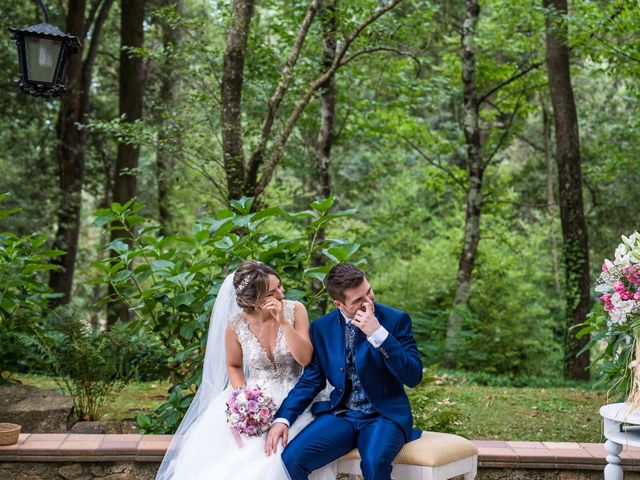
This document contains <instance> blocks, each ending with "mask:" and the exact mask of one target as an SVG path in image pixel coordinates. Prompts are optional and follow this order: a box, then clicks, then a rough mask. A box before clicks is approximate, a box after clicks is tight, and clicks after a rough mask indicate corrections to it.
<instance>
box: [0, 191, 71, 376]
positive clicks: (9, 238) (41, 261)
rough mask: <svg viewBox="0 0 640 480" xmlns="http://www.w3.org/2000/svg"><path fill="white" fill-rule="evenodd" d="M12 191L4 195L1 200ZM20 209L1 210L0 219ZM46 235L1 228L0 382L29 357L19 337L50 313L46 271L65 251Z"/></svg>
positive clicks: (21, 367) (21, 365)
mask: <svg viewBox="0 0 640 480" xmlns="http://www.w3.org/2000/svg"><path fill="white" fill-rule="evenodd" d="M7 198H8V194H4V195H0V202H2V201H4V200H6V199H7ZM19 211H20V209H12V210H0V222H1V221H2V220H4V219H5V218H7V217H8V216H10V215H13V214H15V213H17V212H19ZM46 240H47V239H46V237H45V236H44V235H37V234H32V235H26V236H22V237H18V236H16V235H15V234H13V233H10V232H0V373H3V375H2V376H0V382H1V381H2V380H3V379H4V378H5V376H6V375H8V372H10V371H12V370H25V369H26V361H27V358H29V355H27V351H26V347H25V345H24V344H22V343H21V342H19V341H18V338H19V337H20V336H21V335H22V334H24V333H26V332H30V331H31V327H32V326H33V325H35V324H38V323H39V322H40V321H41V319H42V318H43V317H44V316H45V315H46V312H47V311H48V310H47V302H48V301H49V299H50V298H52V297H53V296H54V295H53V294H52V293H51V290H50V289H49V286H48V284H47V281H46V277H45V274H46V272H47V271H48V270H52V269H54V268H57V267H56V266H54V265H52V264H50V263H49V262H50V260H51V258H54V257H56V256H58V255H60V254H62V253H63V252H61V251H59V250H50V249H48V248H47V246H46Z"/></svg>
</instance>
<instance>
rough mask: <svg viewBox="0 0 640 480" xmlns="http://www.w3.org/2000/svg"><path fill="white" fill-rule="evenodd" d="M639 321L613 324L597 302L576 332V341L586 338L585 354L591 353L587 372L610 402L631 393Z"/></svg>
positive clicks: (621, 399)
mask: <svg viewBox="0 0 640 480" xmlns="http://www.w3.org/2000/svg"><path fill="white" fill-rule="evenodd" d="M639 332H640V321H639V320H636V321H633V322H625V323H623V324H622V325H618V324H613V323H612V322H611V321H610V320H609V315H608V314H607V312H605V310H604V307H603V305H602V303H600V302H596V303H595V304H594V305H593V308H592V309H591V312H590V313H589V316H588V318H587V319H586V321H585V322H584V325H583V328H582V329H581V330H580V331H578V332H577V336H578V337H579V338H581V337H583V336H585V335H589V342H588V343H587V345H586V346H585V348H584V350H590V351H591V352H592V359H591V364H590V366H589V368H590V369H591V371H592V372H593V373H595V377H596V384H595V385H596V386H597V387H599V388H603V389H608V396H609V397H610V401H611V402H615V401H624V400H625V399H626V398H627V397H628V396H629V394H630V393H631V387H632V384H633V382H632V380H633V369H632V368H631V366H632V365H633V363H632V362H633V361H634V360H635V357H636V347H637V345H636V342H637V340H634V339H637V338H638V333H639Z"/></svg>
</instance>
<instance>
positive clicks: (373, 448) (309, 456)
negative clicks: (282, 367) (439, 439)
mask: <svg viewBox="0 0 640 480" xmlns="http://www.w3.org/2000/svg"><path fill="white" fill-rule="evenodd" d="M374 313H375V316H376V318H377V319H378V321H379V322H380V325H382V326H383V327H384V328H385V329H386V330H387V331H388V332H389V335H388V336H387V338H386V339H385V341H384V342H383V343H382V344H381V345H380V347H379V348H375V347H374V346H373V345H372V344H371V343H370V342H369V341H368V340H367V338H366V336H365V334H364V333H362V332H361V331H360V330H358V332H357V336H356V347H355V354H354V360H355V366H356V370H357V373H358V376H359V378H360V382H361V384H362V387H363V389H364V391H365V393H366V395H367V397H368V399H369V401H370V402H371V404H372V406H373V407H374V409H375V411H376V414H375V415H373V416H365V417H358V415H356V414H354V415H352V413H353V412H346V413H345V412H341V410H343V406H344V400H345V398H344V397H345V390H347V378H346V372H345V362H346V353H345V348H346V345H345V331H344V326H343V325H344V320H343V319H342V316H341V314H340V312H339V310H334V311H332V312H330V313H328V314H327V315H324V316H323V317H320V318H319V319H317V320H316V321H314V322H312V324H311V329H310V335H311V342H312V343H313V348H314V353H313V358H312V360H311V363H310V364H309V365H307V367H306V368H305V369H304V373H303V374H302V377H300V380H298V383H297V384H296V385H295V386H294V388H293V389H292V390H291V391H290V392H289V395H288V396H287V398H285V400H284V401H283V402H282V405H281V406H280V408H279V409H278V411H277V412H276V415H275V416H276V418H285V419H287V420H288V421H289V422H290V423H291V424H293V422H295V420H296V418H298V416H299V415H300V414H301V413H302V412H303V411H304V409H305V408H306V407H307V406H308V405H309V403H311V401H312V400H313V399H314V398H315V396H316V395H317V394H318V393H319V392H320V391H322V390H323V389H324V388H325V386H326V382H327V381H328V382H329V383H330V384H331V385H332V386H333V387H334V389H333V391H332V392H331V395H330V398H329V400H328V401H322V402H316V403H314V404H313V405H312V407H311V411H312V413H313V414H314V415H316V416H317V418H316V419H315V420H314V421H313V422H311V423H310V424H309V425H308V426H307V427H306V428H305V429H304V430H303V431H302V432H300V433H299V434H298V435H297V436H296V437H295V438H294V439H293V440H292V442H291V443H290V444H289V445H288V446H287V447H286V448H285V450H284V452H283V456H282V458H283V461H284V463H285V466H286V467H287V471H288V472H289V474H290V476H291V478H292V480H302V479H305V478H307V476H308V473H309V472H310V471H312V470H315V469H317V468H319V467H321V466H323V465H326V464H328V463H330V462H331V461H333V460H334V459H336V458H338V457H340V456H342V455H343V454H345V453H347V452H348V451H350V450H351V449H352V448H354V447H356V446H358V447H359V449H360V452H361V456H362V464H361V467H362V468H363V473H364V475H365V477H366V478H367V480H375V479H378V478H380V479H386V478H390V473H391V461H392V460H393V458H395V455H396V454H397V452H398V451H399V450H400V448H402V445H403V444H404V443H405V442H407V441H411V440H415V439H417V438H418V437H419V436H420V433H421V432H420V431H419V430H416V429H413V428H412V424H413V420H412V416H411V407H410V404H409V399H408V398H407V395H406V393H405V391H404V385H407V386H408V387H415V386H416V385H418V384H419V383H420V381H421V380H422V362H421V361H420V355H419V353H418V348H417V345H416V342H415V339H414V337H413V333H412V332H411V318H410V317H409V315H408V314H407V313H405V312H402V311H400V310H396V309H394V308H391V307H388V306H385V305H381V304H375V307H374ZM345 419H346V420H348V422H346V420H345ZM345 422H346V423H345ZM387 440H388V441H387ZM381 460H382V463H384V464H385V465H384V466H382V465H380V462H381ZM387 463H388V465H386V464H387ZM365 470H367V471H365Z"/></svg>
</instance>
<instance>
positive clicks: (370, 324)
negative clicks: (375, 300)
mask: <svg viewBox="0 0 640 480" xmlns="http://www.w3.org/2000/svg"><path fill="white" fill-rule="evenodd" d="M362 307H363V308H364V310H358V311H357V312H356V315H355V317H353V324H354V325H355V326H356V327H358V328H359V329H360V330H362V333H364V334H365V335H366V336H367V337H370V336H371V335H373V334H374V333H376V331H377V330H378V329H379V328H380V322H378V319H377V318H376V317H375V315H374V314H373V305H371V304H370V303H369V302H364V303H363V304H362Z"/></svg>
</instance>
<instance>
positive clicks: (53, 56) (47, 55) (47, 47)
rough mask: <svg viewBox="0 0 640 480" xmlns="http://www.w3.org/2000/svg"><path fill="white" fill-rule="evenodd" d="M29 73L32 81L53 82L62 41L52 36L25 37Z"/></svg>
mask: <svg viewBox="0 0 640 480" xmlns="http://www.w3.org/2000/svg"><path fill="white" fill-rule="evenodd" d="M24 40H25V47H26V57H27V75H28V78H29V80H30V81H32V82H47V83H52V82H53V80H54V75H55V72H56V67H57V66H58V57H59V56H60V49H61V48H62V42H61V41H58V40H53V39H50V38H42V37H29V36H27V37H25V39H24Z"/></svg>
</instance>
